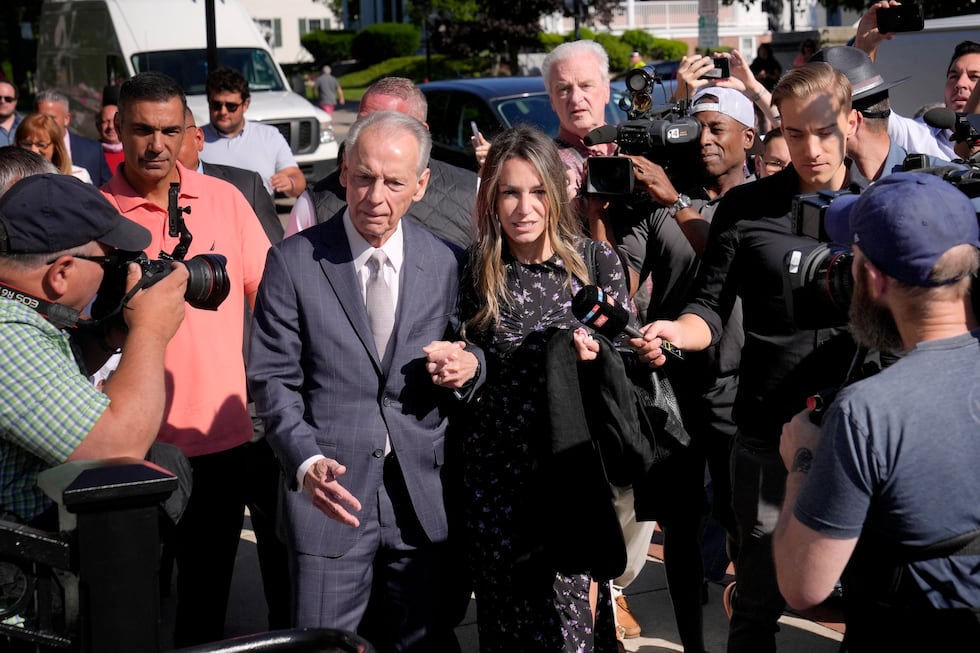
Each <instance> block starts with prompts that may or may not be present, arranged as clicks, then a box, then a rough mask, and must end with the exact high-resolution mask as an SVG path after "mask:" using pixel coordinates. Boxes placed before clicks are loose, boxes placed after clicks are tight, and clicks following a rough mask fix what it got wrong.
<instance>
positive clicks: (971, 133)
mask: <svg viewBox="0 0 980 653" xmlns="http://www.w3.org/2000/svg"><path fill="white" fill-rule="evenodd" d="M922 120H924V121H925V123H926V124H927V125H929V126H930V127H936V128H938V129H949V130H950V131H952V132H953V135H952V136H951V137H950V140H952V141H953V142H954V143H969V144H970V146H971V147H972V146H974V145H977V144H980V115H977V114H972V113H971V114H966V113H956V112H955V111H953V110H952V109H947V108H945V107H936V108H935V109H929V110H928V111H926V112H925V114H923V116H922Z"/></svg>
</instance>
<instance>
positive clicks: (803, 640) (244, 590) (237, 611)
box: [163, 519, 842, 653]
mask: <svg viewBox="0 0 980 653" xmlns="http://www.w3.org/2000/svg"><path fill="white" fill-rule="evenodd" d="M249 529H250V524H249V522H248V520H247V519H246V527H245V530H244V531H242V540H241V542H240V543H239V547H238V559H237V561H236V564H235V576H234V580H233V584H232V589H231V601H230V603H229V606H228V618H227V627H226V636H227V637H234V636H237V635H246V634H251V633H255V632H261V631H264V630H265V629H266V613H265V599H264V597H263V595H262V584H261V580H260V578H259V569H258V559H257V557H256V553H255V543H254V535H253V533H252V531H251V530H249ZM659 554H660V549H659V547H658V546H657V545H651V555H650V556H649V557H648V559H647V564H646V565H645V566H644V568H643V571H642V572H641V573H640V576H639V577H638V578H637V579H636V580H635V581H634V582H633V583H632V584H631V585H630V586H629V587H628V588H626V595H627V598H628V600H629V604H630V609H631V610H632V611H633V614H634V615H635V616H636V618H637V620H638V621H639V622H640V626H641V627H642V628H643V632H642V634H641V636H640V637H637V638H635V639H629V640H626V642H625V645H626V650H627V651H630V652H637V653H663V652H665V651H683V648H682V647H681V644H680V638H679V637H678V636H677V627H676V625H675V623H674V613H673V610H672V609H671V605H670V597H669V595H668V593H667V582H666V580H665V578H664V571H663V564H662V563H661V562H660V560H659V559H658V557H657V556H659ZM174 589H176V588H174ZM723 589H724V587H723V586H722V585H716V584H711V585H710V586H709V590H708V594H709V599H708V604H707V605H706V606H705V608H704V628H705V646H706V647H707V649H708V651H711V652H712V653H722V652H723V651H724V650H725V641H726V638H727V634H728V619H727V617H726V616H725V611H724V610H723V609H722V603H721V593H722V590H723ZM174 601H175V599H174V598H173V597H171V598H169V599H166V600H165V601H164V604H163V621H164V625H163V630H164V632H165V635H166V637H165V644H169V636H170V632H171V631H172V629H173V608H174ZM456 632H457V635H458V636H459V640H460V643H461V645H462V650H463V653H478V652H479V645H478V641H477V631H476V607H475V604H474V602H472V601H471V602H470V609H469V610H468V612H467V614H466V617H465V619H464V620H463V623H462V624H461V625H460V626H459V627H458V628H457V631H456ZM841 638H842V636H841V634H840V632H838V630H834V629H833V628H830V627H827V626H825V625H821V624H818V623H815V622H813V621H809V620H807V619H802V618H799V617H796V616H792V615H789V614H787V615H784V616H783V619H782V621H781V628H780V632H779V634H778V635H777V645H778V646H779V650H780V651H781V652H785V653H836V652H837V650H838V648H839V646H840V640H841ZM163 650H169V647H168V646H164V647H163ZM515 653H520V652H518V651H515Z"/></svg>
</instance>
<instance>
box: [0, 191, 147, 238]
mask: <svg viewBox="0 0 980 653" xmlns="http://www.w3.org/2000/svg"><path fill="white" fill-rule="evenodd" d="M150 238H151V236H150V232H149V231H148V230H147V229H145V228H144V227H142V226H140V225H138V224H136V223H135V222H133V221H132V220H128V219H127V218H124V217H123V216H121V215H120V214H119V212H118V211H117V210H116V208H115V207H114V206H112V204H110V203H109V201H108V200H107V199H106V198H105V197H103V196H102V193H100V192H99V189H97V188H96V187H95V186H93V185H92V184H87V183H85V182H83V181H81V180H79V179H76V178H75V177H72V176H71V175H60V174H44V175H32V176H30V177H24V178H23V179H21V180H20V181H18V182H16V183H14V184H13V185H12V186H11V187H10V188H9V189H8V190H7V192H6V193H4V195H3V197H0V254H44V253H51V252H61V251H64V250H66V249H72V248H73V247H79V246H81V245H84V244H86V243H88V242H91V241H93V240H94V241H97V242H100V243H102V244H103V245H108V246H109V247H115V248H116V249H122V250H127V251H132V252H138V251H141V250H144V249H146V248H147V247H149V245H150Z"/></svg>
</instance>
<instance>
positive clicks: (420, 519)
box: [248, 111, 483, 651]
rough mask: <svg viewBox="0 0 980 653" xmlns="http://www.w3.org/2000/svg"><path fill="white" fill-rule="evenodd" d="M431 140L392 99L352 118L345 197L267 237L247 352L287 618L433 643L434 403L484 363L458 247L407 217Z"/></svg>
mask: <svg viewBox="0 0 980 653" xmlns="http://www.w3.org/2000/svg"><path fill="white" fill-rule="evenodd" d="M430 146H431V140H430V138H429V134H428V131H427V130H426V129H425V126H424V125H423V124H422V123H420V122H419V121H417V120H415V119H414V118H411V117H409V116H406V115H404V114H400V113H393V112H387V111H382V112H378V113H374V114H372V115H370V116H367V117H365V118H362V119H360V120H358V121H357V122H356V123H355V124H354V125H353V127H352V128H351V130H350V132H349V134H348V136H347V161H346V165H345V167H344V172H343V175H344V179H343V182H344V185H345V187H346V188H347V204H348V206H347V208H346V209H345V210H342V211H341V212H339V213H338V214H336V215H335V216H334V217H333V218H332V219H330V220H328V221H327V222H324V223H322V224H319V225H316V226H314V227H311V228H310V229H307V230H304V231H303V232H301V233H299V234H297V235H296V236H294V237H291V238H287V239H286V240H284V241H282V242H281V243H279V244H278V245H276V246H275V247H273V248H272V250H270V253H269V257H268V260H267V262H266V269H265V274H264V277H263V281H262V285H261V287H260V288H259V294H258V299H257V301H256V305H255V317H254V321H253V326H252V336H251V350H250V356H249V364H248V375H249V382H250V387H251V390H252V396H253V398H254V399H255V404H256V407H257V411H258V414H259V416H260V417H261V418H262V419H263V420H264V421H265V425H266V437H267V438H268V440H269V442H270V444H272V446H273V448H274V449H275V451H276V453H277V454H278V457H279V460H280V462H281V465H282V470H283V473H284V475H285V482H286V484H287V490H288V491H287V492H285V493H284V501H285V506H284V511H283V513H282V514H283V517H284V519H285V524H286V531H287V535H288V545H289V547H290V549H291V552H292V554H293V555H292V563H293V569H292V571H293V581H294V603H295V610H296V622H297V625H298V626H305V627H332V628H342V629H346V630H356V631H358V632H359V633H360V634H361V635H363V636H364V637H366V638H367V639H368V640H369V641H371V642H372V643H373V644H374V645H375V646H376V647H377V648H378V649H379V650H380V651H394V650H398V651H439V650H442V649H441V648H440V646H441V645H440V644H439V643H438V642H440V641H442V638H443V637H444V633H441V632H439V631H440V628H442V629H444V628H445V627H446V626H445V625H443V626H440V625H439V624H440V619H439V618H438V617H437V615H436V613H437V612H438V609H439V605H438V604H439V601H438V599H439V597H438V596H435V594H436V593H435V592H433V591H432V590H433V582H432V579H433V578H435V577H437V576H438V575H439V574H441V573H442V570H441V569H440V564H444V561H445V559H446V556H444V555H442V546H443V545H444V544H445V542H446V539H447V535H448V528H447V523H446V511H445V506H444V502H443V488H442V482H441V475H442V474H443V472H444V470H443V463H444V453H445V430H446V415H447V413H448V412H449V411H450V410H451V408H452V406H451V404H452V402H456V401H459V400H460V398H462V399H466V398H467V397H468V396H469V395H470V394H471V393H472V392H473V391H475V390H476V389H477V385H478V384H479V382H480V381H479V377H480V370H481V369H482V365H483V355H482V352H480V351H479V350H477V349H474V348H473V347H471V346H467V344H466V343H465V342H463V341H460V340H455V341H454V340H453V338H454V337H455V333H456V327H457V325H458V322H457V320H456V319H455V310H456V305H457V301H456V299H457V287H458V273H457V261H456V258H455V256H454V254H453V252H452V251H451V250H450V248H449V247H448V246H447V245H446V244H444V243H443V242H441V241H439V240H438V239H437V238H435V237H434V236H432V235H431V234H430V233H429V232H427V231H426V230H425V229H424V228H422V227H420V226H418V225H416V224H414V223H412V222H410V221H405V220H402V219H401V218H402V217H403V216H404V215H405V213H406V212H407V211H408V209H409V207H410V206H411V203H412V202H413V201H415V200H418V199H419V198H421V197H422V195H423V194H424V193H425V188H426V184H427V182H428V175H429V173H428V170H427V169H426V161H427V160H428V155H429V149H430ZM441 623H443V624H445V620H441Z"/></svg>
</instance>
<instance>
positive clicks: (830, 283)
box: [783, 191, 854, 329]
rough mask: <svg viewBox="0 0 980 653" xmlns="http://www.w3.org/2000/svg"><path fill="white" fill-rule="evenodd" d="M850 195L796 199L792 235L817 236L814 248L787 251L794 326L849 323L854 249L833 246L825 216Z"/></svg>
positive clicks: (788, 297) (786, 288)
mask: <svg viewBox="0 0 980 653" xmlns="http://www.w3.org/2000/svg"><path fill="white" fill-rule="evenodd" d="M850 194H852V193H851V192H850V191H819V192H817V193H807V194H803V195H797V196H796V197H795V198H793V209H792V213H791V218H792V231H793V234H794V235H796V236H806V237H808V238H812V239H813V240H814V241H816V242H814V243H813V244H812V245H804V246H802V247H796V248H794V249H792V250H790V251H789V252H787V253H786V255H785V257H784V259H783V262H784V272H785V274H784V279H785V282H786V283H785V284H784V291H785V294H786V302H787V306H789V307H790V312H791V314H792V316H793V322H794V324H796V326H797V327H798V328H800V329H828V328H833V327H841V326H844V325H846V324H847V320H848V309H849V308H850V306H851V295H852V293H853V292H854V277H853V275H852V274H851V261H852V260H853V259H854V253H853V252H852V251H851V247H850V245H842V244H839V243H834V242H831V239H830V237H829V236H828V235H827V229H826V226H825V218H826V214H827V207H828V206H830V205H831V203H832V202H833V201H834V200H835V199H837V197H839V196H840V195H850Z"/></svg>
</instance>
